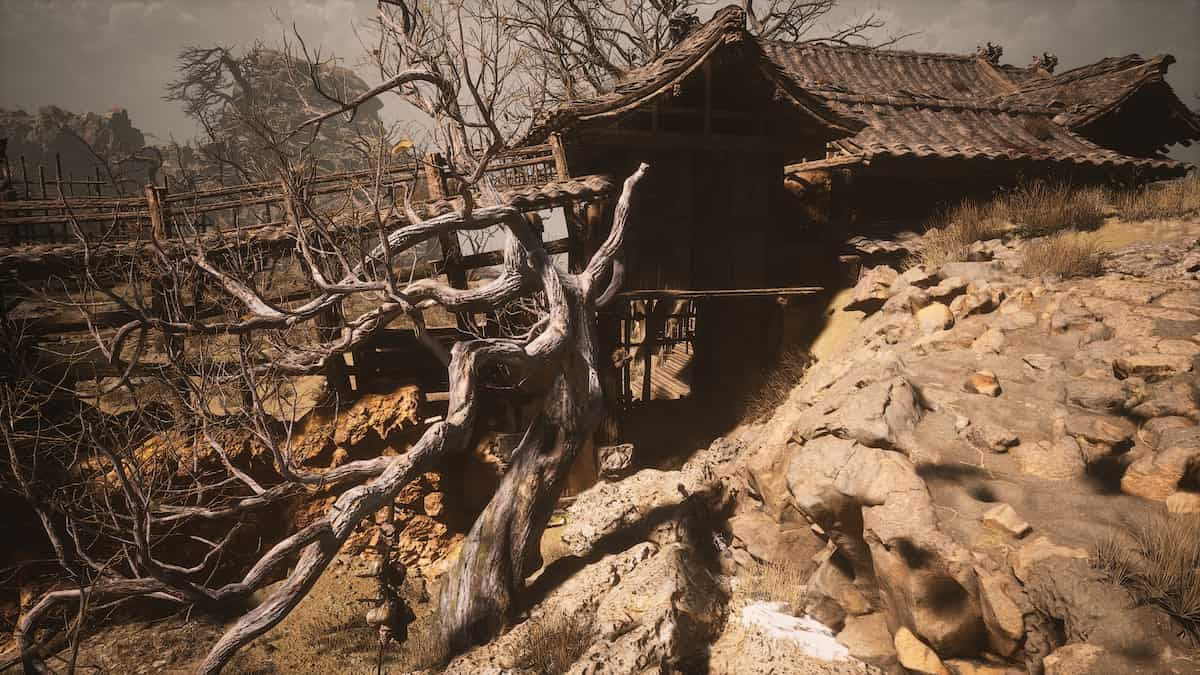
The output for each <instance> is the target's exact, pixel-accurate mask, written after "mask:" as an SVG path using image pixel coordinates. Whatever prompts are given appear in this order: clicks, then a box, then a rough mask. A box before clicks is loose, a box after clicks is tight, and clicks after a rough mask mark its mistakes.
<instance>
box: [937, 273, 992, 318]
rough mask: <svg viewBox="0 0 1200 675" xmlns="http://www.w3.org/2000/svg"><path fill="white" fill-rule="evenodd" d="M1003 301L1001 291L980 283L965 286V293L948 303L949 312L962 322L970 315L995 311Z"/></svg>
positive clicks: (982, 282) (983, 282) (985, 283)
mask: <svg viewBox="0 0 1200 675" xmlns="http://www.w3.org/2000/svg"><path fill="white" fill-rule="evenodd" d="M1003 299H1004V291H1003V290H1002V289H1000V288H997V287H994V286H991V285H989V284H988V283H987V282H986V281H980V282H976V283H972V284H970V285H969V286H967V292H966V293H965V294H964V295H960V296H958V297H957V298H955V299H954V300H953V301H952V302H951V303H950V311H951V312H953V313H954V317H955V318H956V319H958V320H962V319H964V318H966V317H968V316H971V315H972V314H986V313H988V312H990V311H992V310H994V309H996V308H997V307H999V306H1000V302H1001V301H1002V300H1003Z"/></svg>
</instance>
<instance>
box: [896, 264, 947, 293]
mask: <svg viewBox="0 0 1200 675" xmlns="http://www.w3.org/2000/svg"><path fill="white" fill-rule="evenodd" d="M937 283H938V276H937V274H934V273H933V272H931V271H929V269H928V268H926V267H925V266H924V265H913V266H912V267H910V268H908V269H906V270H904V272H903V273H901V274H900V276H899V277H897V278H896V281H894V282H893V283H892V286H893V289H892V290H896V291H898V290H900V289H901V288H902V287H903V286H915V287H917V288H929V287H930V286H933V285H935V284H937Z"/></svg>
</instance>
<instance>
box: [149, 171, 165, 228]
mask: <svg viewBox="0 0 1200 675" xmlns="http://www.w3.org/2000/svg"><path fill="white" fill-rule="evenodd" d="M158 190H159V188H156V187H154V184H153V183H151V184H148V185H147V186H146V210H147V211H149V212H150V236H151V237H153V238H154V239H155V240H157V241H160V242H161V241H164V240H166V238H167V226H166V217H165V216H166V214H164V213H163V208H162V202H161V201H160V200H159V198H158Z"/></svg>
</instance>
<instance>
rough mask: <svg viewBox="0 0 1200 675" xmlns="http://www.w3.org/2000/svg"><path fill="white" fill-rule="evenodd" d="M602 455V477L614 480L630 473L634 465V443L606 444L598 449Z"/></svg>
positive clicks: (598, 452)
mask: <svg viewBox="0 0 1200 675" xmlns="http://www.w3.org/2000/svg"><path fill="white" fill-rule="evenodd" d="M597 454H598V455H599V456H600V477H601V478H603V479H605V480H613V479H616V478H621V477H623V476H625V475H628V473H629V470H630V469H631V468H632V467H633V444H632V443H622V444H620V445H606V446H604V447H602V448H600V449H599V450H598V451H597Z"/></svg>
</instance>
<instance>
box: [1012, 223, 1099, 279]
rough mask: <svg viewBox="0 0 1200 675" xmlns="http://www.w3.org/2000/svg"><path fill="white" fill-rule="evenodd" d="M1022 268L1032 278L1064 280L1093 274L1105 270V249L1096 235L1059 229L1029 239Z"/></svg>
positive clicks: (1023, 249)
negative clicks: (1051, 276) (1046, 275)
mask: <svg viewBox="0 0 1200 675" xmlns="http://www.w3.org/2000/svg"><path fill="white" fill-rule="evenodd" d="M1022 258H1023V259H1022V262H1021V271H1022V272H1023V273H1024V274H1025V275H1026V276H1029V277H1034V278H1037V277H1040V276H1042V275H1043V274H1053V275H1057V276H1059V277H1061V278H1063V279H1069V278H1072V277H1089V276H1095V275H1097V274H1099V273H1100V272H1101V270H1102V263H1103V260H1104V250H1103V249H1102V248H1101V246H1100V243H1099V242H1098V241H1096V239H1095V238H1094V237H1091V236H1088V235H1085V234H1079V233H1078V232H1059V233H1057V234H1052V235H1050V236H1048V237H1041V238H1039V239H1033V240H1031V241H1027V242H1025V245H1024V247H1023V248H1022Z"/></svg>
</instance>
